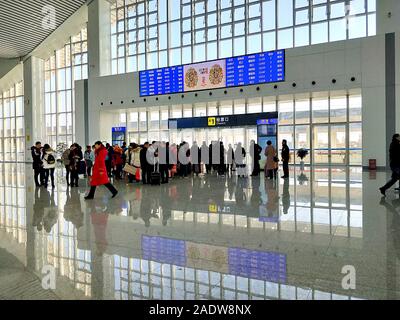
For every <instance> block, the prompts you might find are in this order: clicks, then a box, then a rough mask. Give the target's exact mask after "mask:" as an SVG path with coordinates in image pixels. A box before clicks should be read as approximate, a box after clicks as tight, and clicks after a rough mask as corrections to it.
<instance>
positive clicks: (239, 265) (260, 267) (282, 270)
mask: <svg viewBox="0 0 400 320" xmlns="http://www.w3.org/2000/svg"><path fill="white" fill-rule="evenodd" d="M228 255H229V273H230V274H232V275H235V276H240V277H246V278H252V279H259V280H265V281H271V282H277V283H286V282H287V274H286V268H287V267H286V255H285V254H281V253H276V252H266V251H256V250H247V249H240V248H229V250H228Z"/></svg>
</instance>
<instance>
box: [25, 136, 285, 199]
mask: <svg viewBox="0 0 400 320" xmlns="http://www.w3.org/2000/svg"><path fill="white" fill-rule="evenodd" d="M31 152H32V159H33V169H34V178H35V185H36V186H37V187H41V186H43V187H45V188H47V187H48V184H49V180H51V186H52V187H53V188H54V187H55V183H54V171H55V168H56V163H57V161H60V162H62V165H63V166H64V167H65V171H66V182H67V186H70V187H78V186H79V184H78V182H79V175H80V174H83V175H84V176H85V177H88V178H89V180H90V185H91V189H90V192H89V193H88V195H87V196H86V197H85V199H92V198H93V197H94V194H95V191H96V187H97V186H100V185H105V186H106V187H107V188H108V189H109V190H110V192H111V193H112V196H113V197H115V196H116V195H117V193H118V191H117V190H116V189H115V188H114V186H113V185H112V184H111V183H110V178H113V179H115V180H121V179H125V178H126V179H127V181H128V182H129V183H134V182H142V183H143V184H155V185H157V184H165V183H168V182H169V180H170V179H171V178H174V177H182V178H186V177H188V176H189V175H192V174H193V175H196V176H198V175H199V174H201V173H204V174H211V173H217V175H218V176H222V177H224V176H225V175H232V174H233V172H234V171H235V172H236V175H237V176H238V177H239V178H241V177H246V175H247V171H248V169H247V163H246V155H247V152H246V150H245V148H244V147H243V146H242V144H241V143H238V144H237V145H235V148H234V147H232V145H231V144H229V145H228V148H225V146H224V144H223V142H222V141H214V142H212V143H211V144H209V145H207V144H206V143H205V142H203V143H202V145H201V146H199V145H198V144H197V143H196V142H194V143H193V145H192V146H189V144H188V143H187V142H182V143H180V144H178V145H177V144H175V143H174V144H171V145H170V143H169V142H156V141H153V142H152V143H149V142H145V143H144V144H143V145H139V144H137V143H130V144H129V145H127V144H126V143H123V144H122V146H119V145H114V146H112V145H110V144H109V143H107V144H106V145H103V143H102V142H100V141H97V142H96V143H95V144H94V145H93V146H90V145H88V146H86V150H85V151H83V149H82V147H81V146H80V145H79V144H77V143H74V144H72V145H71V146H70V147H69V148H67V149H66V150H64V151H63V152H62V154H61V157H60V159H59V160H57V159H56V158H57V154H56V152H55V151H54V150H53V149H52V148H51V146H50V145H48V144H45V145H44V146H43V147H42V144H41V142H37V143H36V144H35V146H33V147H32V148H31ZM249 152H250V158H251V176H253V177H256V176H259V175H260V172H261V167H260V160H261V153H262V152H263V148H262V147H261V146H260V145H258V144H257V143H255V141H251V143H250V150H249ZM264 155H265V157H266V163H265V167H264V170H265V177H266V178H267V179H276V178H277V171H278V165H279V158H278V152H277V150H276V148H275V147H274V146H273V145H272V142H271V141H268V142H267V145H266V147H265V149H264ZM289 157H290V156H289V147H288V146H287V142H286V140H283V141H282V152H281V159H282V163H283V172H284V175H283V176H282V178H285V179H286V178H288V177H289V169H288V163H289Z"/></svg>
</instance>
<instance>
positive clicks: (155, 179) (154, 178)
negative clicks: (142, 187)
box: [150, 164, 161, 186]
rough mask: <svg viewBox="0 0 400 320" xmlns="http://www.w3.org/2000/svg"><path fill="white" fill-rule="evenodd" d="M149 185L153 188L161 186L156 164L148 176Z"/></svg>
mask: <svg viewBox="0 0 400 320" xmlns="http://www.w3.org/2000/svg"><path fill="white" fill-rule="evenodd" d="M150 183H151V185H153V186H159V185H161V174H160V170H159V169H158V165H157V164H155V165H154V171H153V172H152V173H151V175H150Z"/></svg>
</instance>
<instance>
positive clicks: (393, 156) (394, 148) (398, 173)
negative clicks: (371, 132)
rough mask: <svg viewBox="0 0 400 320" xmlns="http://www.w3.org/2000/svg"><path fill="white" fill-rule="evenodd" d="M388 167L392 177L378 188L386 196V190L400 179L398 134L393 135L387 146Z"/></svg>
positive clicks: (399, 141) (399, 135)
mask: <svg viewBox="0 0 400 320" xmlns="http://www.w3.org/2000/svg"><path fill="white" fill-rule="evenodd" d="M389 157H390V169H391V170H392V177H391V179H390V180H389V181H388V183H386V184H385V185H384V186H383V187H381V188H379V190H380V192H381V193H382V195H384V196H386V191H387V190H388V189H389V188H391V187H392V186H393V185H394V184H395V183H396V182H397V181H398V180H400V134H398V133H396V134H394V135H393V138H392V143H391V144H390V148H389Z"/></svg>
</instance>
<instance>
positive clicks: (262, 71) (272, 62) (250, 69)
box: [226, 50, 285, 87]
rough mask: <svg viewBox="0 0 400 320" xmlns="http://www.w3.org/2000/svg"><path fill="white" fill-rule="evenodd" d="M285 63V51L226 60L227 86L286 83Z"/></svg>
mask: <svg viewBox="0 0 400 320" xmlns="http://www.w3.org/2000/svg"><path fill="white" fill-rule="evenodd" d="M284 61H285V52H284V51H283V50H279V51H274V52H265V53H257V54H253V55H248V56H242V57H235V58H229V59H227V60H226V86H227V87H237V86H247V85H253V84H259V83H268V82H279V81H284V80H285V64H284Z"/></svg>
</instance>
